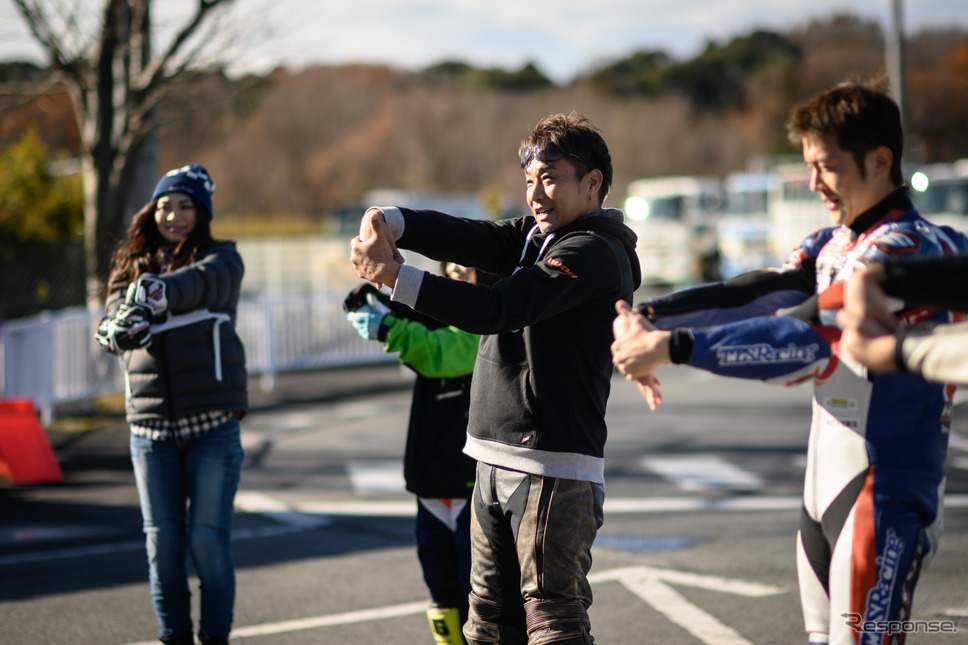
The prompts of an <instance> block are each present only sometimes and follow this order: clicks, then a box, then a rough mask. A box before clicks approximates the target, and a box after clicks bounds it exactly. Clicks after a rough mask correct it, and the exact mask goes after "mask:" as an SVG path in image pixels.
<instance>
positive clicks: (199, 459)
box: [131, 419, 243, 639]
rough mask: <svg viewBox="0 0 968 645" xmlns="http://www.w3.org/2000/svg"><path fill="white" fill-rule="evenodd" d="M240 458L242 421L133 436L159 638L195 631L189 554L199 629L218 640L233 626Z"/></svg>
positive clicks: (133, 453)
mask: <svg viewBox="0 0 968 645" xmlns="http://www.w3.org/2000/svg"><path fill="white" fill-rule="evenodd" d="M242 457H243V454H242V443H241V440H240V437H239V422H238V420H237V419H232V420H230V421H228V422H227V423H225V424H223V425H222V426H219V427H218V428H215V429H214V430H210V431H209V432H206V433H205V434H203V435H201V436H198V437H192V438H187V439H174V440H166V441H153V440H151V439H145V438H143V437H137V436H135V435H131V462H132V464H133V465H134V475H135V480H136V482H137V485H138V497H139V498H140V499H141V515H142V518H143V520H144V531H145V538H146V546H147V551H148V568H149V576H150V581H151V599H152V604H153V606H154V609H155V614H157V616H158V637H159V638H162V639H167V638H172V637H180V636H185V635H188V634H191V633H192V617H191V593H190V592H189V589H188V574H187V570H186V556H187V555H188V554H191V557H192V562H193V563H194V565H195V571H196V573H197V574H198V578H199V592H200V594H201V596H200V599H201V603H200V604H201V618H200V620H199V633H200V634H201V635H202V636H204V637H206V638H217V637H221V636H227V635H228V634H229V632H230V631H231V629H232V611H233V607H234V605H235V564H234V562H233V560H232V541H231V538H232V536H231V531H232V510H233V504H234V501H235V492H236V490H238V487H239V476H240V473H241V470H242Z"/></svg>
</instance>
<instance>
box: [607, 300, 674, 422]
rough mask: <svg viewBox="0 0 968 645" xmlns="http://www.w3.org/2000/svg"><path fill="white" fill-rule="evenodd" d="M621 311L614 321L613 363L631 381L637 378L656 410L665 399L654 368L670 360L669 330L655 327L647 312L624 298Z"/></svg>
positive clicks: (619, 307) (641, 390) (653, 408)
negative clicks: (640, 311)
mask: <svg viewBox="0 0 968 645" xmlns="http://www.w3.org/2000/svg"><path fill="white" fill-rule="evenodd" d="M615 311H616V313H617V314H618V315H617V316H616V317H615V320H614V322H613V323H612V332H613V334H614V335H615V341H614V342H613V343H612V363H614V364H615V366H616V367H617V368H618V370H619V371H620V372H621V373H622V374H624V375H625V378H627V379H628V380H630V381H635V382H636V385H637V386H638V388H639V391H640V392H641V393H642V396H644V397H645V400H646V402H647V403H648V404H649V409H650V410H655V409H656V408H658V407H659V404H660V403H662V391H661V390H660V389H659V388H660V385H661V383H659V379H658V378H656V376H655V370H656V369H658V367H659V366H660V365H663V364H665V363H668V362H670V361H669V336H670V334H669V332H667V331H661V330H659V329H656V327H655V325H653V324H652V323H650V322H649V321H648V320H647V319H646V317H645V316H643V315H642V314H640V313H639V312H637V311H635V310H634V309H632V306H631V305H630V304H629V303H627V302H625V301H624V300H619V301H618V302H616V303H615Z"/></svg>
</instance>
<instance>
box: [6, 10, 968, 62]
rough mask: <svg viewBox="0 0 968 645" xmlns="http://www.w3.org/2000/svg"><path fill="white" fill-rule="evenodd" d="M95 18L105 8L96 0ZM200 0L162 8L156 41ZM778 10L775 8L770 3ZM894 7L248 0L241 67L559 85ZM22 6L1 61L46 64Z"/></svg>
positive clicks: (965, 16)
mask: <svg viewBox="0 0 968 645" xmlns="http://www.w3.org/2000/svg"><path fill="white" fill-rule="evenodd" d="M86 2H87V4H88V5H90V6H91V7H92V9H93V10H94V11H96V8H97V7H99V6H100V5H101V4H102V3H101V2H100V1H99V0H97V1H96V0H86ZM193 4H194V0H165V1H164V2H156V3H154V12H155V15H154V18H155V24H156V26H158V28H159V34H158V37H157V39H156V42H162V41H163V40H164V36H165V34H166V33H167V32H166V31H165V26H166V25H170V24H174V23H175V22H177V20H178V19H179V17H180V16H184V15H185V14H186V12H188V11H190V9H191V7H192V5H193ZM764 7H768V8H764ZM891 7H892V0H781V1H780V2H769V3H768V2H764V0H685V1H683V0H679V1H676V0H554V1H549V0H532V1H531V2H525V1H522V0H485V1H484V2H481V1H480V0H349V1H345V0H344V1H342V2H332V3H331V2H321V1H320V0H275V1H274V2H269V1H268V0H236V2H235V5H234V9H233V10H232V11H233V14H232V23H230V24H234V25H236V26H239V27H240V28H241V29H242V30H243V31H244V32H245V35H244V36H242V37H241V38H238V39H236V42H235V45H234V48H233V47H231V46H229V49H225V48H223V49H222V51H232V54H231V56H230V57H231V59H232V60H233V61H235V69H236V70H237V71H243V70H245V71H265V70H266V69H270V68H272V67H274V66H276V65H287V66H290V67H301V66H304V65H307V64H312V63H346V62H376V63H387V64H391V65H396V66H399V67H407V68H419V67H424V66H426V65H430V64H433V63H435V62H439V61H441V60H462V61H466V62H468V63H472V64H474V65H480V66H493V67H502V68H506V69H516V68H518V67H520V66H521V65H523V64H524V63H525V62H528V61H530V62H534V63H535V64H537V65H538V67H539V68H540V69H541V70H542V71H543V72H545V73H546V74H548V75H549V76H551V77H552V78H554V79H555V80H558V81H567V80H569V79H570V78H572V77H574V76H575V75H576V74H579V73H581V72H582V71H584V70H587V69H589V68H590V67H593V66H595V65H599V64H601V63H603V62H605V61H609V60H614V59H618V58H622V57H624V56H627V55H628V54H630V53H632V52H634V51H636V50H640V49H663V50H665V51H667V52H669V53H670V54H672V55H674V56H676V57H679V58H685V57H690V56H694V55H696V54H697V53H699V52H700V51H701V50H702V48H703V46H704V45H705V43H706V42H708V41H709V40H715V41H718V42H725V41H727V40H728V39H729V38H731V37H732V36H736V35H742V34H746V33H749V32H750V31H751V30H753V29H754V28H765V29H773V30H777V31H786V30H788V29H791V28H794V27H796V26H798V25H805V24H807V23H808V22H809V21H810V20H811V19H816V18H821V19H823V18H828V17H830V16H831V15H833V14H834V13H836V12H851V13H854V14H856V15H859V16H861V17H864V18H869V19H873V20H877V21H878V22H880V23H881V24H882V25H883V26H885V27H886V26H887V25H889V24H890V22H889V21H890V16H891ZM902 14H903V24H904V28H905V30H907V31H909V32H910V31H913V30H916V29H921V28H923V27H925V26H933V27H944V26H952V25H957V26H960V27H963V28H968V3H966V2H965V0H904V6H903V10H902ZM21 23H22V20H21V19H20V17H19V14H17V13H16V11H15V10H14V8H13V2H12V1H11V0H0V59H10V58H14V57H18V58H26V59H29V60H38V61H39V53H38V52H39V50H38V48H37V47H36V46H35V45H33V44H32V43H31V39H30V37H29V36H28V35H27V32H26V30H25V29H24V28H23V26H22V24H21Z"/></svg>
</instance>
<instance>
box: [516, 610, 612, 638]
mask: <svg viewBox="0 0 968 645" xmlns="http://www.w3.org/2000/svg"><path fill="white" fill-rule="evenodd" d="M524 613H525V615H526V616H527V622H528V642H529V643H530V644H531V645H543V644H544V643H549V644H550V643H559V644H561V645H565V644H567V645H591V644H592V643H594V642H595V639H594V638H592V635H591V628H592V626H591V621H590V620H589V619H588V610H587V609H586V608H585V605H583V604H582V603H581V601H579V600H572V599H567V600H543V599H537V600H529V601H527V602H526V603H524Z"/></svg>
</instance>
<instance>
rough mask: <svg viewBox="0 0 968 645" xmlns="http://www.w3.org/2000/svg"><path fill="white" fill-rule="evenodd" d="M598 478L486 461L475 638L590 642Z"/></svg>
mask: <svg viewBox="0 0 968 645" xmlns="http://www.w3.org/2000/svg"><path fill="white" fill-rule="evenodd" d="M604 500H605V489H604V487H603V486H602V485H600V484H594V483H591V482H585V481H577V480H571V479H557V478H554V477H542V476H540V475H529V474H527V473H520V472H516V471H511V470H505V469H502V468H498V467H495V466H490V465H488V464H484V463H480V464H478V469H477V483H476V485H475V487H474V504H473V508H472V519H471V554H472V555H471V588H472V592H471V596H470V613H469V616H468V620H467V623H466V624H465V625H464V636H465V638H466V639H467V642H468V644H469V645H478V644H480V645H483V644H485V643H488V644H493V643H500V644H501V645H523V644H524V643H528V645H544V644H545V643H558V644H561V645H590V644H592V643H594V639H593V638H592V635H591V623H590V622H589V620H588V607H589V606H590V605H591V604H592V590H591V585H590V584H589V583H588V571H589V570H590V569H591V565H592V556H591V547H592V543H593V542H594V541H595V535H596V533H597V532H598V529H599V527H601V525H602V521H603V515H602V504H603V502H604Z"/></svg>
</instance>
